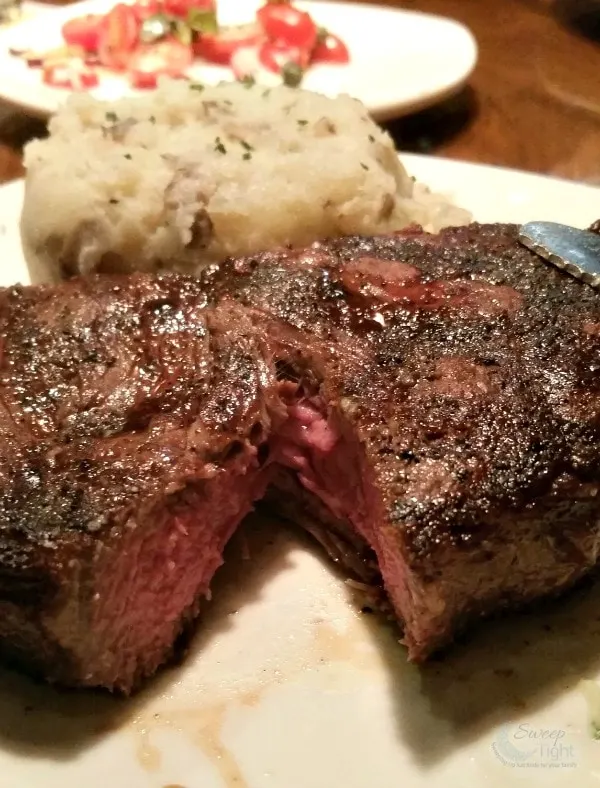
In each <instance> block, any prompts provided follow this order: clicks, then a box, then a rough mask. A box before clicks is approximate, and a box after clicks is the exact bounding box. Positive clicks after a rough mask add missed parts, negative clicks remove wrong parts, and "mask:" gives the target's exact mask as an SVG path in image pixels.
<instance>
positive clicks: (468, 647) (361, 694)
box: [0, 156, 600, 788]
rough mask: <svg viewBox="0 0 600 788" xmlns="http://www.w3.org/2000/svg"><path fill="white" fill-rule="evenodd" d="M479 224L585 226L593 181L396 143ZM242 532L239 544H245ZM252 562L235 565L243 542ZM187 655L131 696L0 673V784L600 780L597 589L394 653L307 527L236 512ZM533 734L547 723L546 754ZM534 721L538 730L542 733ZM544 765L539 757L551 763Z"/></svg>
mask: <svg viewBox="0 0 600 788" xmlns="http://www.w3.org/2000/svg"><path fill="white" fill-rule="evenodd" d="M403 160H404V162H405V163H406V165H407V167H408V169H409V170H410V171H411V172H412V173H413V174H415V175H416V176H417V177H418V178H419V179H422V180H424V181H426V182H429V183H430V184H431V186H433V187H435V188H436V189H440V190H443V191H446V192H449V193H452V194H454V196H455V197H456V198H457V199H458V200H459V201H460V202H462V203H463V204H464V205H465V207H467V208H470V209H471V210H472V211H473V212H474V214H475V217H476V218H477V219H481V220H492V219H497V220H502V221H521V220H526V219H533V218H536V219H555V220H562V221H566V222H570V223H573V224H575V225H579V226H585V225H587V224H589V223H590V222H591V221H592V220H594V219H596V218H598V217H599V216H600V190H599V189H595V188H593V187H587V186H579V185H576V184H573V183H569V182H563V181H558V180H552V179H548V178H542V177H538V176H534V175H526V174H522V173H517V172H512V171H508V170H501V169H495V168H490V167H480V166H476V165H468V164H461V163H457V162H450V161H444V160H436V159H425V158H421V157H418V156H405V157H403ZM21 200H22V184H21V183H15V184H11V185H9V186H7V187H5V188H3V189H0V224H2V225H3V227H4V230H3V233H2V235H0V259H1V260H2V282H3V283H9V282H13V281H17V280H18V281H22V282H26V281H27V272H26V268H25V265H24V263H23V261H22V257H21V254H20V250H19V240H18V229H17V221H18V215H19V210H20V204H21ZM244 540H246V541H245V543H244ZM244 555H246V556H248V555H249V557H250V559H251V560H245V559H244V558H243V556H244ZM213 596H214V598H215V602H214V603H213V606H212V608H211V609H210V610H209V611H208V612H207V614H206V615H205V617H204V620H203V622H202V624H201V626H200V628H199V634H198V637H197V638H196V642H195V644H194V646H193V649H192V653H191V654H190V655H189V657H188V659H187V660H186V662H185V663H184V665H183V667H180V668H175V669H170V670H167V671H164V672H163V673H162V674H161V675H160V676H158V677H157V678H156V679H155V680H154V681H153V682H151V683H150V686H149V687H148V689H147V691H146V692H145V693H143V694H142V695H141V696H139V697H137V698H135V699H132V700H130V701H122V700H121V701H119V700H111V699H109V698H105V697H101V696H98V695H94V694H91V693H73V694H60V693H59V692H56V691H54V690H52V689H50V688H47V687H38V686H35V685H34V684H33V683H31V682H30V681H29V680H27V679H26V678H23V677H20V676H17V675H15V674H11V673H8V672H5V673H4V672H0V788H25V786H26V787H27V788H81V786H86V788H106V786H110V788H164V787H165V786H184V788H482V786H483V785H484V784H486V785H487V784H489V785H490V786H492V787H494V786H495V788H513V786H515V787H517V786H523V785H527V786H533V788H541V787H542V786H547V785H551V786H569V788H572V786H577V788H588V787H589V788H591V787H592V786H598V784H599V782H600V743H599V742H594V741H592V738H591V735H590V731H589V725H588V716H587V714H588V712H587V708H586V702H585V699H584V695H583V693H582V692H581V690H580V688H579V686H578V683H579V680H580V679H581V678H583V677H593V678H599V677H600V625H599V623H598V610H599V609H600V587H598V586H597V587H596V588H594V589H592V590H589V591H587V592H584V593H580V594H577V595H575V596H574V597H571V598H569V599H568V600H565V601H563V602H560V603H558V604H555V605H552V606H551V607H550V609H549V610H547V611H546V612H543V613H537V614H535V615H533V614H532V615H528V616H520V617H517V616H512V617H509V618H507V619H506V620H504V621H503V622H498V623H494V624H492V623H488V624H486V625H485V627H483V629H482V630H481V631H480V632H479V633H478V634H477V635H475V636H474V638H473V639H472V640H471V641H470V642H469V643H468V644H464V645H461V646H458V647H456V648H455V649H454V650H453V651H452V652H451V653H450V654H449V655H448V656H447V657H446V658H445V659H444V660H443V661H441V662H437V663H433V664H431V665H429V666H427V667H425V668H423V669H421V670H418V669H417V668H415V667H413V666H409V665H407V664H406V662H405V651H404V649H403V647H402V646H401V645H399V644H398V643H397V642H396V637H397V633H396V631H395V630H394V629H393V628H391V627H390V628H387V627H385V626H384V625H383V624H382V623H381V622H379V621H378V620H376V619H374V618H373V617H372V616H367V615H361V614H360V613H358V612H357V610H358V607H357V603H356V601H354V602H352V601H351V600H350V599H349V590H348V588H347V586H345V584H344V583H343V581H342V579H341V578H340V577H338V576H336V575H335V573H334V570H333V568H332V566H331V564H329V563H328V562H327V561H326V560H325V559H323V557H322V556H321V553H320V551H318V550H315V549H314V548H313V546H312V544H311V543H310V542H309V541H308V539H306V538H304V537H303V536H302V535H301V534H298V533H296V532H294V531H293V530H288V529H286V528H285V527H281V526H280V525H277V527H274V525H273V524H265V523H261V524H259V523H257V522H254V523H249V524H247V525H246V526H244V530H243V532H241V533H240V534H238V536H237V537H236V539H235V540H234V542H233V544H232V545H231V546H230V549H229V556H228V560H227V562H226V565H225V569H224V572H223V573H222V574H220V575H219V576H218V580H217V582H216V583H215V586H214V588H213ZM543 731H553V732H554V734H553V738H554V739H555V740H556V741H557V742H558V746H557V748H556V749H555V750H553V748H552V747H551V746H549V744H548V742H549V739H548V738H542V739H539V738H530V735H531V734H536V735H537V736H540V735H542V734H543ZM547 735H548V734H547ZM552 764H555V765H552Z"/></svg>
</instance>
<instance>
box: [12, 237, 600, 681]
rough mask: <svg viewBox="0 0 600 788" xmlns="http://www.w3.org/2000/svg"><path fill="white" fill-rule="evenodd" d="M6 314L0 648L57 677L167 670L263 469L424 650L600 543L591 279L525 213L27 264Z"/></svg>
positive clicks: (562, 575)
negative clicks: (306, 245)
mask: <svg viewBox="0 0 600 788" xmlns="http://www.w3.org/2000/svg"><path fill="white" fill-rule="evenodd" d="M0 339H1V343H0V392H1V395H2V400H1V408H0V431H1V432H2V435H3V438H4V440H3V442H2V449H0V615H1V619H0V653H2V654H3V655H4V656H5V657H6V658H9V659H11V660H13V661H15V662H17V663H18V664H20V665H22V666H24V667H26V668H27V669H29V670H33V671H36V672H37V673H39V674H41V675H43V676H45V677H46V678H48V679H51V680H54V681H59V682H61V683H64V684H71V685H88V686H104V687H108V688H110V689H117V690H121V691H124V692H130V691H131V690H132V689H134V688H135V687H137V686H138V685H139V684H140V682H141V681H142V680H143V679H144V678H145V677H146V676H149V675H151V674H152V673H153V672H154V671H155V670H156V668H157V667H158V666H159V665H160V664H161V663H162V662H163V661H165V660H166V659H168V657H169V654H170V653H171V651H172V649H173V645H174V642H175V640H176V638H177V636H178V634H179V633H180V632H182V631H183V630H184V629H185V627H186V626H187V624H188V623H189V622H191V621H192V620H193V619H194V618H195V616H196V615H197V613H198V610H199V606H200V603H201V600H202V599H203V598H204V597H205V596H206V595H208V594H209V586H210V580H211V578H212V576H213V574H214V572H215V570H216V568H217V567H218V565H219V564H220V561H221V555H222V551H223V547H224V545H225V543H226V541H227V539H228V538H229V536H230V535H231V533H232V532H233V530H234V528H235V526H236V525H237V524H238V522H239V521H240V520H241V519H242V517H243V516H244V514H245V513H246V512H247V511H248V510H249V509H250V508H251V507H252V505H253V502H255V501H256V500H258V499H259V498H262V497H263V495H264V494H265V491H266V490H268V492H267V493H266V500H267V501H268V503H269V505H271V506H276V507H278V508H279V509H280V510H281V511H283V513H284V514H285V515H286V516H288V517H291V518H295V519H297V520H299V521H300V522H301V524H303V525H305V526H307V527H308V528H309V530H311V531H312V532H313V533H314V534H315V535H316V536H317V538H318V539H319V540H320V541H321V542H322V543H323V544H324V546H325V547H326V549H327V550H328V551H329V552H330V553H331V554H332V556H333V557H334V558H335V559H336V560H337V561H339V562H341V563H342V564H344V565H345V566H346V567H347V569H348V571H349V572H351V574H352V575H353V576H354V577H356V578H357V579H359V580H361V581H362V582H364V583H365V584H368V585H369V586H371V587H372V588H373V589H374V591H375V593H378V592H379V589H381V588H384V589H385V592H386V594H387V597H388V598H389V602H390V603H391V605H392V607H393V609H394V610H395V612H396V615H397V616H398V618H399V620H400V622H401V624H402V626H403V628H404V636H405V641H406V643H407V645H408V648H409V655H410V657H411V658H412V659H415V660H422V659H425V658H426V657H427V656H428V655H429V654H431V653H432V652H433V651H435V650H436V649H438V648H440V647H441V646H443V645H445V644H447V643H449V642H450V641H451V640H452V638H453V636H454V634H455V633H456V632H457V630H459V629H460V628H462V627H463V626H465V625H466V624H468V623H469V622H471V621H473V620H476V619H478V618H480V617H482V616H485V615H488V614H489V613H492V612H495V611H497V610H499V609H502V608H507V607H513V606H519V605H523V604H526V603H528V602H530V601H532V600H534V599H536V598H538V597H541V596H544V595H548V594H552V593H556V592H558V591H560V590H562V589H564V588H566V587H567V586H569V585H572V584H573V583H574V582H576V581H577V580H578V579H579V578H580V577H582V576H583V575H584V574H586V573H587V572H588V571H590V570H591V569H592V568H593V567H594V566H595V564H596V562H597V555H598V545H599V544H600V541H599V538H600V496H598V486H599V478H600V473H599V472H600V467H599V466H600V441H599V439H600V383H599V378H598V371H599V369H600V295H598V294H596V293H595V292H594V291H593V290H592V289H591V288H589V287H587V286H586V285H583V284H582V283H580V282H578V281H576V280H574V279H571V278H570V277H568V276H566V275H564V274H561V273H560V272H558V271H556V270H554V269H553V268H550V267H548V266H546V264H545V263H544V262H543V261H542V260H541V259H539V258H538V257H536V256H535V255H534V254H532V253H531V252H529V251H527V250H526V249H525V248H523V247H521V246H520V245H519V244H518V242H517V238H516V230H515V228H513V227H509V226H499V225H494V226H491V225H490V226H477V225H472V226H471V227H468V228H459V229H454V230H448V231H445V232H443V233H441V234H440V235H437V236H431V235H427V234H425V233H422V232H420V231H419V230H417V229H414V230H411V231H409V232H405V233H402V234H399V235H395V236H386V237H380V238H346V239H339V240H336V241H332V242H327V243H320V244H315V245H313V247H311V248H310V249H307V250H303V251H286V250H283V251H281V252H277V253H269V254H263V255H259V256H256V257H252V258H247V259H243V260H231V261H228V262H226V263H224V264H222V265H220V266H218V267H214V268H212V269H210V270H208V271H207V272H206V273H205V275H204V277H203V279H202V280H192V279H188V278H185V277H178V276H171V277H168V276H163V277H161V276H157V277H151V276H141V275H133V276H131V277H97V278H91V279H87V280H83V279H81V280H72V281H70V282H69V283H66V284H64V285H60V286H56V287H38V288H11V289H9V290H6V291H4V292H3V293H2V295H0ZM257 560H260V558H259V557H257Z"/></svg>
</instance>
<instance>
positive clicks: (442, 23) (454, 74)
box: [0, 0, 477, 119]
mask: <svg viewBox="0 0 600 788" xmlns="http://www.w3.org/2000/svg"><path fill="white" fill-rule="evenodd" d="M114 4H115V2H114V0H89V1H88V0H86V2H83V3H77V4H75V5H69V6H68V7H66V8H61V9H57V10H56V11H54V12H53V13H52V18H51V19H48V18H47V19H44V20H43V22H41V21H38V20H35V19H33V20H31V21H27V22H24V23H22V24H20V25H18V26H17V27H14V28H11V29H9V30H6V31H1V32H0V97H2V98H3V99H5V100H6V101H9V102H11V103H14V104H18V105H22V106H24V107H27V109H29V110H30V111H32V112H36V113H39V114H42V115H46V114H49V113H52V112H54V111H55V110H56V108H57V107H58V106H59V105H60V103H61V102H62V101H64V99H65V91H64V90H57V89H54V88H50V87H48V86H46V85H44V84H42V81H41V76H40V71H39V70H34V69H30V68H28V67H27V65H26V64H25V63H23V62H22V61H21V60H19V59H18V58H15V57H13V56H11V55H10V54H9V51H8V50H9V48H11V47H22V48H34V49H35V48H40V49H48V48H51V47H53V46H58V45H60V44H61V43H62V40H61V35H60V28H61V25H62V23H63V22H64V21H65V20H66V19H68V18H71V17H73V16H79V15H81V14H84V13H91V12H94V11H96V12H97V11H99V10H100V11H102V10H106V9H108V8H110V7H111V6H113V5H114ZM260 4H261V3H260V2H258V0H219V14H220V19H221V21H222V22H223V23H224V24H236V23H244V22H247V21H251V20H252V18H253V15H254V12H255V10H256V8H257V7H258V6H259V5H260ZM298 6H299V7H302V8H306V9H307V10H309V11H310V13H311V14H312V16H313V17H314V19H315V21H316V22H317V23H318V24H319V25H323V26H325V27H328V28H329V29H331V30H332V31H334V32H335V33H337V34H338V35H340V36H341V37H342V38H343V39H344V41H345V42H346V43H347V44H348V46H349V49H350V52H351V58H352V60H351V63H350V64H349V65H348V66H318V67H315V68H313V69H311V70H310V71H309V72H308V74H307V77H306V79H305V81H304V84H303V86H304V87H305V88H307V89H310V90H316V91H319V92H321V93H326V94H328V95H336V94H338V93H350V94H351V95H353V96H355V97H356V98H359V99H361V100H362V101H363V102H364V103H365V104H366V105H367V107H368V108H369V110H370V111H371V112H372V114H373V115H374V116H376V117H377V118H379V119H382V118H384V117H388V116H393V115H401V114H403V113H408V112H412V111H415V110H417V109H421V108H422V107H424V106H426V105H428V104H431V103H432V102H435V101H437V100H439V99H441V98H444V97H446V96H448V95H449V94H451V93H452V92H453V91H455V90H457V89H458V88H459V87H460V86H461V85H463V84H464V82H465V81H466V80H467V78H468V77H469V75H470V73H471V71H472V70H473V67H474V65H475V62H476V59H477V47H476V44H475V41H474V39H473V36H472V35H471V33H470V32H469V31H468V30H467V29H466V28H465V27H463V26H462V25H460V24H459V23H457V22H454V21H452V20H450V19H444V18H441V17H436V16H430V15H427V14H420V13H414V12H409V11H399V10H394V9H389V8H379V7H377V6H368V5H360V4H356V3H347V4H346V3H330V2H317V1H315V2H309V3H304V4H303V3H301V2H300V3H298ZM190 74H191V76H193V78H194V79H198V80H200V81H206V82H217V81H219V80H222V79H231V78H232V73H231V71H230V70H229V69H225V68H220V67H216V66H210V65H195V66H194V68H193V69H192V70H191V71H190ZM133 92H134V91H132V90H131V89H130V88H129V87H128V86H127V82H126V80H125V79H123V78H122V77H119V76H116V75H113V76H107V77H106V78H105V79H104V78H103V80H102V81H101V85H100V86H99V87H98V88H96V89H95V90H93V91H92V94H93V95H94V96H97V97H98V98H103V99H114V98H116V97H118V96H122V95H125V94H130V93H133Z"/></svg>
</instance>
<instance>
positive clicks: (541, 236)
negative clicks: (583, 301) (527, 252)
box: [519, 222, 600, 289]
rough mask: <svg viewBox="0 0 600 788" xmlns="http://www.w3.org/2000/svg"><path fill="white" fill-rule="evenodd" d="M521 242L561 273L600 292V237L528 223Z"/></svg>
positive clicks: (554, 224) (563, 227)
mask: <svg viewBox="0 0 600 788" xmlns="http://www.w3.org/2000/svg"><path fill="white" fill-rule="evenodd" d="M519 241H520V242H521V243H522V244H523V245H524V246H526V247H527V248H528V249H531V251H533V252H535V253H536V254H538V255H540V257H543V258H544V260H546V261H547V262H549V263H551V264H552V265H554V266H556V267H557V268H560V269H561V270H562V271H565V272H566V273H568V274H570V275H571V276H574V277H575V278H576V279H580V280H581V281H583V282H585V283H586V284H588V285H591V286H592V287H595V288H598V289H600V235H598V234H597V233H594V232H590V231H589V230H579V229H577V228H576V227H570V226H569V225H567V224H558V223H557V222H527V224H523V225H522V226H521V228H520V232H519Z"/></svg>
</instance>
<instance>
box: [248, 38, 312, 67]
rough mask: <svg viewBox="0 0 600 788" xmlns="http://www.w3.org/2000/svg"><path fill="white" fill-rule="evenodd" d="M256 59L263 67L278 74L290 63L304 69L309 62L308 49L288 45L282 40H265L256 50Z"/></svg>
mask: <svg viewBox="0 0 600 788" xmlns="http://www.w3.org/2000/svg"><path fill="white" fill-rule="evenodd" d="M258 59H259V61H260V62H261V64H262V65H263V66H264V67H265V68H267V69H269V71H273V72H274V73H275V74H280V73H281V72H282V70H283V69H284V68H285V67H286V66H289V65H290V64H293V65H295V66H298V67H299V68H301V69H302V70H303V71H304V69H306V68H307V67H308V64H309V63H310V51H308V50H306V49H300V48H299V47H293V46H288V45H287V44H284V43H283V42H277V41H266V42H265V43H263V44H262V45H261V47H260V48H259V50H258Z"/></svg>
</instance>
